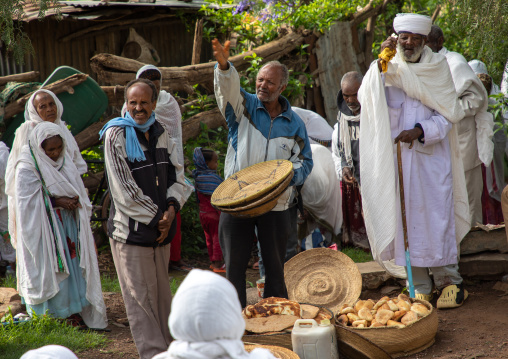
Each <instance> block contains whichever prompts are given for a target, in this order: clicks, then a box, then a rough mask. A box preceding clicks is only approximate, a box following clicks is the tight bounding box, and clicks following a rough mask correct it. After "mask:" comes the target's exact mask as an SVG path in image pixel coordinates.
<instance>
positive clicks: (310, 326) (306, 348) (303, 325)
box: [291, 319, 339, 359]
mask: <svg viewBox="0 0 508 359" xmlns="http://www.w3.org/2000/svg"><path fill="white" fill-rule="evenodd" d="M291 342H292V344H293V351H294V352H295V353H296V354H298V356H299V357H300V359H338V358H339V353H338V350H337V336H336V334H335V328H334V327H333V325H331V324H330V321H329V320H328V319H326V320H322V321H321V324H318V323H317V322H316V321H315V320H314V319H298V320H297V321H296V323H295V325H294V327H293V331H292V333H291Z"/></svg>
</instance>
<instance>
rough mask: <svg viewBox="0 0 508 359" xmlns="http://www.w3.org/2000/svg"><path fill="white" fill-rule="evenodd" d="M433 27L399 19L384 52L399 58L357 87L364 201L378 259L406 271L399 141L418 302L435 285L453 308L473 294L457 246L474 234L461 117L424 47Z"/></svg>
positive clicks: (437, 62) (416, 18) (373, 70)
mask: <svg viewBox="0 0 508 359" xmlns="http://www.w3.org/2000/svg"><path fill="white" fill-rule="evenodd" d="M431 24H432V22H431V19H430V18H429V17H427V16H423V15H416V14H398V15H397V17H396V18H395V20H394V28H395V31H396V32H397V33H398V38H394V37H391V38H388V39H387V40H386V41H385V42H383V44H382V45H381V49H382V50H383V49H384V48H386V47H390V48H392V49H396V50H397V53H396V55H395V58H394V59H393V60H392V61H391V62H389V63H388V71H387V72H386V73H384V74H382V75H381V74H380V72H381V66H380V64H379V63H373V64H372V65H371V67H370V69H369V71H368V72H367V74H366V75H365V77H364V80H363V83H362V86H361V87H360V90H359V94H358V95H359V100H360V103H361V106H362V112H361V119H360V121H361V123H362V126H361V127H360V139H361V141H360V162H361V163H362V166H361V178H362V202H363V210H364V216H365V223H366V228H367V234H368V237H369V241H370V244H371V249H372V252H373V255H374V258H375V259H376V260H378V261H387V260H392V259H395V264H397V265H399V266H405V265H406V261H405V251H404V236H403V229H402V217H401V210H400V199H399V188H397V187H398V185H397V183H398V181H397V175H398V174H397V166H396V163H397V154H396V145H395V144H396V143H397V142H399V141H400V142H401V147H402V155H401V157H402V168H403V178H404V191H405V209H406V219H407V231H408V239H409V251H410V258H411V265H412V273H413V282H414V286H415V291H416V297H417V298H420V299H425V300H431V299H432V294H433V291H434V286H435V288H436V289H437V290H439V291H441V296H440V297H439V299H438V301H437V306H438V308H454V307H458V306H460V305H462V304H463V303H464V301H465V299H466V298H467V295H468V294H467V291H466V290H465V289H464V287H463V284H462V278H461V276H460V274H459V272H458V244H459V243H460V241H461V240H462V238H463V237H464V236H465V234H466V233H467V232H468V230H469V228H470V218H469V207H468V201H467V193H466V189H465V180H464V172H463V167H462V162H461V160H460V157H459V152H458V139H457V129H456V126H455V123H457V122H458V121H459V120H460V119H461V118H463V117H464V111H463V110H462V108H461V107H460V105H459V103H458V100H457V96H456V93H455V88H454V85H453V80H452V77H451V74H450V70H449V67H448V64H447V62H446V60H445V58H444V56H442V55H439V54H434V53H433V52H432V50H430V49H429V48H428V47H426V46H425V40H426V36H427V34H428V33H429V32H430V27H431ZM411 143H412V146H410V144H411ZM410 147H411V148H410ZM429 269H430V270H431V271H432V274H433V281H432V279H431V277H430V275H429Z"/></svg>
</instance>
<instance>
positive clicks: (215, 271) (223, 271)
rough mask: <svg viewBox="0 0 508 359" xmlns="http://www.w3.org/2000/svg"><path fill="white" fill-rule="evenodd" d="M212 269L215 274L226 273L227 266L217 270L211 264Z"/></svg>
mask: <svg viewBox="0 0 508 359" xmlns="http://www.w3.org/2000/svg"><path fill="white" fill-rule="evenodd" d="M210 269H211V270H212V271H213V272H214V273H226V265H225V264H223V265H222V266H221V267H220V268H216V267H214V266H213V264H210Z"/></svg>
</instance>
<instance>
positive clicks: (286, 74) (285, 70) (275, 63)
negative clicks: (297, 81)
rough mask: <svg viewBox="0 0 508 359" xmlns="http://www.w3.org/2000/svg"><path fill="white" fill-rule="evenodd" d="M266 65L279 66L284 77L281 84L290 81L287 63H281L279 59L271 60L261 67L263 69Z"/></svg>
mask: <svg viewBox="0 0 508 359" xmlns="http://www.w3.org/2000/svg"><path fill="white" fill-rule="evenodd" d="M265 67H277V68H278V69H279V70H280V72H281V75H282V79H281V81H280V86H281V87H282V86H284V85H287V84H288V82H289V70H288V68H287V66H286V65H284V64H282V63H280V62H279V61H269V62H267V63H266V64H264V65H263V67H261V70H263V69H264V68H265ZM261 70H260V71H261Z"/></svg>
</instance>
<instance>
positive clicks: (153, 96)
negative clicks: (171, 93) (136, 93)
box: [123, 79, 159, 103]
mask: <svg viewBox="0 0 508 359" xmlns="http://www.w3.org/2000/svg"><path fill="white" fill-rule="evenodd" d="M138 83H143V84H146V85H148V86H150V88H151V89H152V103H153V102H155V101H157V98H158V97H159V93H158V91H157V87H155V85H154V84H153V82H152V81H150V80H147V79H135V80H132V81H130V82H129V83H128V84H127V85H126V86H125V92H124V93H123V97H124V100H125V102H127V92H128V91H129V89H130V88H131V87H132V86H133V85H135V84H138Z"/></svg>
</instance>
